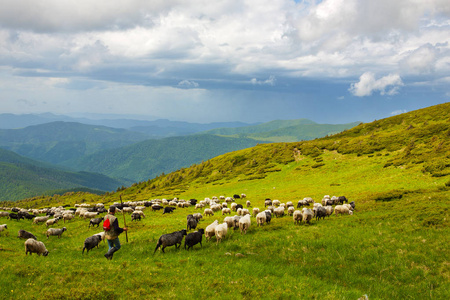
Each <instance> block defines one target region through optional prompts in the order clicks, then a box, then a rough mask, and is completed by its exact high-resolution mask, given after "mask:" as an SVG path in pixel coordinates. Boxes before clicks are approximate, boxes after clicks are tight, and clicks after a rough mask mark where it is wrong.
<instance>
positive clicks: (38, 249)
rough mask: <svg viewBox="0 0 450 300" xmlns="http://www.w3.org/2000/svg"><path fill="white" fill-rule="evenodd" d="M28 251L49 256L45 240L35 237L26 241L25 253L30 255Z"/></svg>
mask: <svg viewBox="0 0 450 300" xmlns="http://www.w3.org/2000/svg"><path fill="white" fill-rule="evenodd" d="M28 252H29V253H30V255H31V254H33V253H37V255H39V256H41V254H42V255H43V256H47V255H48V250H47V249H46V248H45V245H44V243H43V242H39V241H36V240H34V239H28V240H26V241H25V255H28Z"/></svg>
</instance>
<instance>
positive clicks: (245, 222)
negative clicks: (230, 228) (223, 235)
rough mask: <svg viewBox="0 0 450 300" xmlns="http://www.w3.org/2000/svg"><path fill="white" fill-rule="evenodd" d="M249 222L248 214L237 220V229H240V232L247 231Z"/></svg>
mask: <svg viewBox="0 0 450 300" xmlns="http://www.w3.org/2000/svg"><path fill="white" fill-rule="evenodd" d="M250 224H251V220H250V215H245V216H243V217H242V218H241V219H240V220H239V230H240V231H241V234H246V233H247V230H248V229H249V228H250Z"/></svg>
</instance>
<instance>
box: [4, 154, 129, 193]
mask: <svg viewBox="0 0 450 300" xmlns="http://www.w3.org/2000/svg"><path fill="white" fill-rule="evenodd" d="M0 174H1V177H0V200H1V201H5V200H19V199H23V198H28V197H32V196H36V195H42V194H46V193H50V192H55V191H56V190H69V189H81V188H83V190H89V189H90V190H92V191H93V190H99V191H112V190H116V189H117V188H118V187H120V186H121V185H122V184H123V182H120V181H118V180H114V179H111V178H109V177H107V176H105V175H102V174H94V173H88V172H67V171H63V170H60V169H57V168H54V167H51V166H50V165H49V164H45V163H41V162H36V161H33V160H31V159H28V158H25V157H22V156H20V155H18V154H16V153H14V152H11V151H8V150H4V149H0Z"/></svg>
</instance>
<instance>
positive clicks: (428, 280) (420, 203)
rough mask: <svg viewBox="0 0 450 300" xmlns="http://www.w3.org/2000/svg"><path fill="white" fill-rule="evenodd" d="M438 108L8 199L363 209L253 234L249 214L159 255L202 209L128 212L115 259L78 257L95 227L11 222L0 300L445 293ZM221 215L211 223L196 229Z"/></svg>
mask: <svg viewBox="0 0 450 300" xmlns="http://www.w3.org/2000/svg"><path fill="white" fill-rule="evenodd" d="M442 107H443V106H441V107H440V108H432V109H430V110H428V112H429V113H427V114H425V113H422V114H421V113H417V112H414V113H412V114H411V116H410V115H408V114H407V115H405V116H396V117H394V118H389V119H386V120H381V121H379V122H376V123H374V124H363V125H360V126H358V127H357V128H356V129H354V130H349V131H348V132H344V133H342V134H339V135H336V136H332V137H327V138H324V139H318V140H314V141H310V142H301V143H280V144H270V145H268V144H264V145H258V146H257V147H253V148H248V149H244V150H240V151H237V152H233V153H230V154H225V155H222V156H219V157H217V158H214V159H212V160H208V161H206V162H204V163H202V164H199V165H193V166H191V167H190V168H186V169H181V170H179V171H177V172H174V173H171V174H167V175H161V176H159V177H158V178H155V179H152V180H149V181H146V182H141V183H136V184H134V185H133V186H131V187H129V188H126V189H121V190H118V191H117V192H115V193H108V194H105V195H100V196H99V195H93V194H88V193H68V194H66V195H61V196H59V195H54V196H42V197H35V198H31V199H25V200H23V201H20V202H18V203H2V204H0V207H1V206H3V205H5V206H6V205H9V206H11V205H17V206H21V207H27V208H28V207H48V206H55V205H64V204H70V205H71V206H73V205H74V204H75V203H82V202H86V203H98V202H103V203H105V204H106V205H110V204H112V203H113V202H115V201H118V199H119V195H122V197H123V200H124V201H129V200H131V201H135V200H151V199H155V198H173V197H178V198H180V199H186V200H188V199H191V198H196V199H198V200H203V199H204V198H206V197H209V198H211V197H213V196H220V195H224V196H232V195H234V194H241V193H245V194H246V195H247V199H246V200H250V201H251V203H252V207H259V208H260V209H263V208H264V200H265V199H266V198H271V199H279V200H280V201H281V202H287V201H293V202H294V203H295V204H296V203H297V201H298V200H300V199H303V198H304V197H312V198H313V199H314V200H315V201H316V202H320V201H321V199H322V197H323V196H324V195H331V196H332V195H336V196H341V195H345V196H346V197H347V198H348V199H349V201H355V203H356V210H355V213H354V215H345V216H344V215H340V216H335V215H332V216H330V217H328V218H326V219H325V220H320V221H316V220H313V221H312V222H311V224H310V225H306V224H301V225H294V223H293V220H292V217H290V216H284V217H281V218H273V219H272V222H271V224H265V225H264V226H261V227H257V226H256V221H255V218H252V225H251V227H250V230H249V231H248V233H247V234H246V235H241V234H240V233H239V232H238V231H234V232H233V231H232V230H229V231H228V235H227V237H226V238H225V240H224V241H222V242H221V243H220V244H216V240H215V238H212V240H211V241H210V242H206V241H205V240H203V247H200V245H196V246H194V249H193V250H190V251H186V250H184V249H183V246H182V248H181V249H175V248H174V247H168V248H166V253H165V254H164V253H162V252H161V251H159V250H158V251H157V252H156V253H153V252H154V249H155V246H156V243H157V240H158V238H159V236H160V235H162V234H165V233H170V232H173V231H177V230H181V229H183V228H186V216H187V215H188V214H191V213H194V212H200V211H199V210H197V211H196V210H195V209H194V207H190V208H177V209H176V210H175V211H174V213H173V214H165V215H162V212H161V211H156V212H153V211H151V210H150V209H149V208H147V210H145V211H144V212H145V214H146V218H145V219H143V220H142V221H140V222H139V221H138V222H131V218H130V215H126V216H125V217H126V222H127V225H128V227H129V232H128V238H129V242H128V243H127V242H126V240H125V234H122V235H121V236H120V240H121V243H122V249H121V250H120V251H118V252H116V253H115V254H114V258H113V260H112V261H107V260H106V259H105V258H104V257H103V254H104V253H105V252H106V251H107V244H106V243H103V242H102V243H101V244H100V247H99V249H96V248H95V249H93V250H91V251H90V252H89V254H86V253H85V254H84V255H82V254H81V251H82V248H83V242H84V240H85V238H87V237H89V236H91V235H93V234H95V233H98V232H100V231H101V230H100V229H99V228H88V223H89V221H88V220H83V219H79V218H76V219H75V220H72V221H69V222H66V224H64V223H62V222H61V223H59V224H58V225H57V226H56V227H59V228H60V227H62V226H66V227H67V229H68V231H67V232H65V233H64V234H63V235H62V237H61V238H60V239H58V238H57V237H50V239H48V240H47V238H46V237H45V231H46V227H45V225H33V224H31V221H27V220H20V221H18V222H17V221H14V220H7V219H6V218H0V224H4V223H6V224H8V229H6V230H4V231H3V232H1V233H0V248H1V250H0V259H1V261H2V263H1V264H0V274H1V280H0V292H1V293H0V295H1V298H4V299H38V298H45V299H68V298H70V299H138V298H144V299H149V298H155V299H166V298H175V299H179V298H184V299H191V298H199V299H209V298H214V299H216V298H217V299H358V298H359V297H362V296H363V295H367V296H368V298H369V299H450V260H449V257H450V250H449V244H450V230H449V225H450V224H449V210H450V201H449V199H450V176H448V174H449V172H448V168H449V166H450V165H448V164H447V162H448V161H449V159H450V151H449V149H450V143H449V142H448V139H447V137H448V136H450V125H449V121H448V120H449V118H447V115H444V117H441V118H440V119H439V118H437V117H436V112H445V113H447V114H448V112H450V109H449V105H446V106H444V108H445V109H442ZM409 120H414V125H413V127H411V125H410V121H409ZM438 125H439V126H438ZM421 128H423V130H422V131H420V130H419V129H421ZM237 202H238V203H244V202H245V201H244V200H242V199H238V200H237ZM201 212H203V210H202V211H201ZM232 215H233V214H232ZM117 216H118V218H119V223H120V225H121V226H123V217H122V215H121V214H117ZM223 218H224V217H223V216H222V215H221V213H216V214H215V215H214V216H211V217H204V219H203V220H202V221H201V222H200V223H199V226H198V228H205V227H206V226H207V225H209V224H210V223H212V222H213V221H214V220H216V219H217V220H219V222H221V221H222V220H223ZM54 227H55V226H54ZM19 229H25V230H27V231H30V232H32V233H34V234H35V235H36V236H37V237H38V240H41V241H43V242H44V243H45V245H46V247H47V249H48V250H49V252H50V253H49V255H48V256H47V257H42V256H41V257H38V256H37V255H35V254H33V255H32V256H29V255H28V256H26V255H25V249H24V240H20V239H19V238H17V231H18V230H19ZM183 245H184V242H183ZM236 254H242V255H236Z"/></svg>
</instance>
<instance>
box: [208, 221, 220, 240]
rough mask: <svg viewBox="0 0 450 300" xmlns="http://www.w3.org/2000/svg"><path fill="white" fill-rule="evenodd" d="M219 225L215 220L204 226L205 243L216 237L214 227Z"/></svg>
mask: <svg viewBox="0 0 450 300" xmlns="http://www.w3.org/2000/svg"><path fill="white" fill-rule="evenodd" d="M217 225H219V221H218V220H215V221H214V222H212V223H211V224H209V225H208V226H206V229H205V238H206V241H209V240H210V239H211V238H212V237H213V236H214V235H216V226H217Z"/></svg>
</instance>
